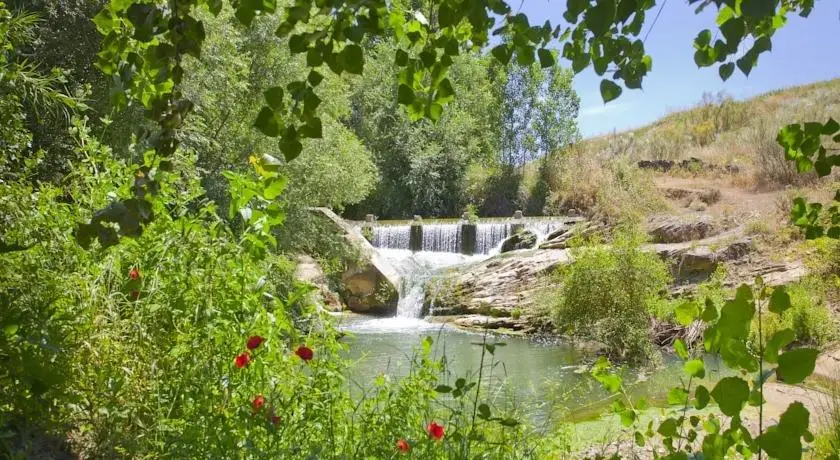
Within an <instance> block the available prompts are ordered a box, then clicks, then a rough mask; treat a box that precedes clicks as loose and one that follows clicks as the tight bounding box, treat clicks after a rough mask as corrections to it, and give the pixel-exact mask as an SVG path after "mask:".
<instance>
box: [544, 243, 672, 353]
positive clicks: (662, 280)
mask: <svg viewBox="0 0 840 460" xmlns="http://www.w3.org/2000/svg"><path fill="white" fill-rule="evenodd" d="M573 259H574V262H573V263H572V264H571V265H570V266H568V267H567V268H566V270H565V273H564V284H563V287H562V289H561V295H560V299H559V302H558V304H557V312H556V314H557V326H558V328H559V329H560V330H562V331H565V332H567V333H569V334H571V335H573V336H577V337H581V338H586V339H591V340H596V341H599V342H602V343H603V344H604V345H605V346H606V347H607V351H608V353H609V354H610V355H611V356H613V357H615V358H618V359H622V360H629V361H640V360H643V359H645V358H646V357H649V356H650V355H651V353H652V348H651V342H650V337H649V328H650V316H649V315H650V311H651V310H653V309H654V307H655V304H656V303H657V302H658V300H659V295H660V293H661V292H662V291H663V290H665V288H666V287H667V285H668V282H669V280H670V276H669V274H668V268H667V266H666V265H665V263H664V262H662V261H661V260H660V259H659V258H658V257H657V256H656V254H654V253H651V252H646V251H642V250H641V249H640V239H639V238H638V237H637V236H634V235H628V234H626V233H625V234H620V235H619V236H618V237H617V238H616V241H615V244H614V245H613V246H612V247H590V248H585V247H584V248H579V249H576V250H575V251H574V254H573Z"/></svg>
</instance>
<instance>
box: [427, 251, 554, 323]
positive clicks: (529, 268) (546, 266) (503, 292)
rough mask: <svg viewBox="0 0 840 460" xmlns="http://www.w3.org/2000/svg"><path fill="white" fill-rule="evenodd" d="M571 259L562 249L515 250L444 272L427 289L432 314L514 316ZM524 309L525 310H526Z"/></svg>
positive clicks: (428, 304) (428, 303) (529, 302)
mask: <svg viewBox="0 0 840 460" xmlns="http://www.w3.org/2000/svg"><path fill="white" fill-rule="evenodd" d="M569 261H570V257H569V252H568V251H567V250H562V249H546V250H529V251H513V252H509V253H506V254H502V255H499V256H496V257H492V258H490V259H487V260H484V261H481V262H478V263H476V264H473V265H469V266H466V267H463V266H462V267H458V269H457V270H451V271H448V272H445V273H444V274H443V276H442V278H441V279H440V280H438V282H437V283H434V284H433V286H431V287H430V288H429V289H427V292H426V299H425V304H426V305H427V306H429V307H431V308H430V312H431V314H433V315H453V314H456V315H464V314H479V315H487V316H494V317H500V316H511V314H512V311H513V309H515V308H522V307H525V306H528V305H530V304H532V303H533V302H534V297H535V296H534V294H535V293H536V291H537V290H538V289H539V287H540V283H539V282H538V281H539V280H540V279H542V278H543V276H542V275H545V274H547V273H549V272H551V271H552V270H554V269H555V268H556V267H558V266H559V265H562V264H565V263H568V262H569ZM523 313H524V311H523Z"/></svg>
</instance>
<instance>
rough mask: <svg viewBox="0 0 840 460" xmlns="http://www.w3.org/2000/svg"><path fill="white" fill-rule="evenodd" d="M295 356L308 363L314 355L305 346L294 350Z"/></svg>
mask: <svg viewBox="0 0 840 460" xmlns="http://www.w3.org/2000/svg"><path fill="white" fill-rule="evenodd" d="M295 354H296V355H298V357H299V358H300V359H302V360H304V361H309V360H310V359H312V355H313V354H314V353H313V351H312V349H311V348H309V347H307V346H306V345H301V346H299V347H298V349H297V350H295Z"/></svg>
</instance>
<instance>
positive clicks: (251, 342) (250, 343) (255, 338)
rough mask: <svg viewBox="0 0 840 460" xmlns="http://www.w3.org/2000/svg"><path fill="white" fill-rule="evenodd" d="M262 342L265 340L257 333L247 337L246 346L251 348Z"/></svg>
mask: <svg viewBox="0 0 840 460" xmlns="http://www.w3.org/2000/svg"><path fill="white" fill-rule="evenodd" d="M263 342H265V339H264V338H263V337H260V336H258V335H252V336H251V337H248V344H247V345H246V346H247V347H248V349H249V350H253V349H255V348H257V347H259V346H260V345H262V343H263Z"/></svg>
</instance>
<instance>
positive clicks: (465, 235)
mask: <svg viewBox="0 0 840 460" xmlns="http://www.w3.org/2000/svg"><path fill="white" fill-rule="evenodd" d="M477 230H478V225H476V224H461V254H467V255H472V254H475V248H476V234H477Z"/></svg>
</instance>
